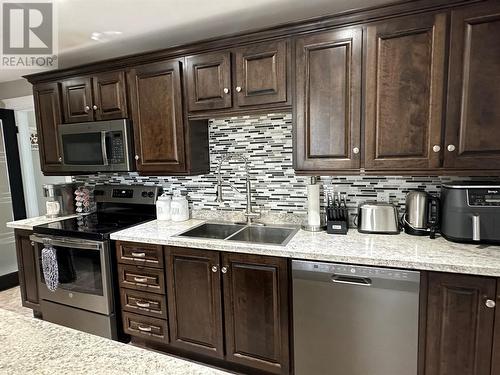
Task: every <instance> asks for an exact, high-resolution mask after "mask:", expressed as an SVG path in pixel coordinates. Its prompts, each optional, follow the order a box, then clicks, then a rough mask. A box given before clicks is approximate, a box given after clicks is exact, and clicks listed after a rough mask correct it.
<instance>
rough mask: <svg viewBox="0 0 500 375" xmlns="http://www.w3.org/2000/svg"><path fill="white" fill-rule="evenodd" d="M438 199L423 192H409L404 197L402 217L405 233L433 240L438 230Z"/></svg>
mask: <svg viewBox="0 0 500 375" xmlns="http://www.w3.org/2000/svg"><path fill="white" fill-rule="evenodd" d="M439 211H440V201H439V198H437V197H434V196H432V195H430V194H428V193H426V192H425V191H418V190H415V191H410V192H409V193H408V194H407V195H406V213H405V214H404V216H403V227H404V229H405V232H406V233H408V234H411V235H414V236H430V237H431V238H435V233H436V230H437V229H438V228H439V220H440V216H439Z"/></svg>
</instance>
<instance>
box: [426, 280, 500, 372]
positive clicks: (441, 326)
mask: <svg viewBox="0 0 500 375" xmlns="http://www.w3.org/2000/svg"><path fill="white" fill-rule="evenodd" d="M428 288H429V289H428V290H429V291H428V301H427V333H426V355H425V374H426V375H457V374H460V375H489V374H490V369H491V351H492V350H491V349H492V339H493V323H494V317H495V309H494V308H488V307H487V305H486V300H487V299H493V300H494V299H495V289H496V280H495V279H494V278H487V277H479V276H466V275H454V274H444V273H430V274H429V286H428Z"/></svg>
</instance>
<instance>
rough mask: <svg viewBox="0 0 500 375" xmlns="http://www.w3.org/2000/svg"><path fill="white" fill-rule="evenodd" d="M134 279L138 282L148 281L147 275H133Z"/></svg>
mask: <svg viewBox="0 0 500 375" xmlns="http://www.w3.org/2000/svg"><path fill="white" fill-rule="evenodd" d="M134 281H135V282H138V283H147V282H148V278H147V277H138V276H135V277H134Z"/></svg>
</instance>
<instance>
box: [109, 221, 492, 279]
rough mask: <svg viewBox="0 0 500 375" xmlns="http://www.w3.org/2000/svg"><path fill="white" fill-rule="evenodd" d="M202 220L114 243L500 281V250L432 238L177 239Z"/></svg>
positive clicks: (149, 226) (150, 226) (126, 235)
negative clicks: (279, 242) (285, 241)
mask: <svg viewBox="0 0 500 375" xmlns="http://www.w3.org/2000/svg"><path fill="white" fill-rule="evenodd" d="M201 223H203V221H202V220H188V221H185V222H182V223H171V222H161V221H157V220H154V221H150V222H148V223H144V224H140V225H137V226H135V227H132V228H128V229H124V230H122V231H119V232H115V233H113V234H112V235H111V238H112V239H114V240H122V241H133V242H144V243H155V244H162V245H171V246H185V247H192V248H200V249H210V250H220V251H229V252H238V253H252V254H261V255H273V256H282V257H288V258H295V259H308V260H322V261H329V262H342V263H355V264H364V265H374V266H387V267H398V268H407V269H419V270H432V271H443V272H455V273H466V274H475V275H486V276H499V277H500V246H484V245H466V244H457V243H453V242H449V241H446V240H445V239H444V238H437V239H435V240H431V239H429V238H428V237H415V236H409V235H407V234H404V233H401V234H399V235H375V234H372V235H369V234H361V233H358V232H357V231H356V230H350V231H349V233H348V234H347V235H346V236H341V235H330V234H327V233H326V232H319V233H310V232H306V231H303V230H300V231H299V232H297V234H296V235H295V236H294V237H293V238H292V240H291V241H290V242H289V243H288V244H287V245H286V246H276V245H257V244H249V243H241V242H234V241H223V240H209V239H194V238H182V237H175V235H176V234H179V233H181V232H183V231H185V230H187V229H189V228H191V227H193V226H196V225H199V224H201Z"/></svg>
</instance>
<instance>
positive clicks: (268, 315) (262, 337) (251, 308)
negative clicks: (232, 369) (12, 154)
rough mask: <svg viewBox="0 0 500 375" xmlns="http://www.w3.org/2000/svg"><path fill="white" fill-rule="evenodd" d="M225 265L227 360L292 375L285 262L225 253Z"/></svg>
mask: <svg viewBox="0 0 500 375" xmlns="http://www.w3.org/2000/svg"><path fill="white" fill-rule="evenodd" d="M222 265H223V267H225V268H224V269H222V272H223V274H224V276H223V287H224V316H225V337H226V358H227V360H229V361H231V362H235V363H238V364H242V365H246V366H250V367H253V368H256V369H259V370H264V371H267V372H270V373H275V374H288V373H289V366H290V359H289V332H288V322H289V320H288V312H289V306H288V265H287V260H286V259H285V258H274V257H264V256H257V255H248V254H234V253H223V255H222ZM225 270H227V271H226V273H224V271H225Z"/></svg>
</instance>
